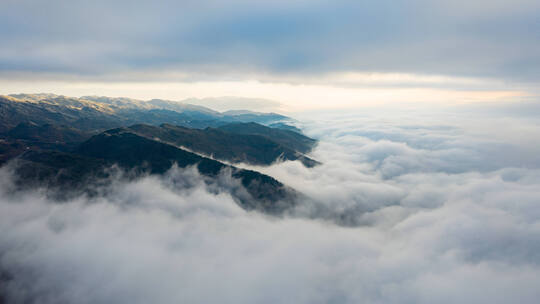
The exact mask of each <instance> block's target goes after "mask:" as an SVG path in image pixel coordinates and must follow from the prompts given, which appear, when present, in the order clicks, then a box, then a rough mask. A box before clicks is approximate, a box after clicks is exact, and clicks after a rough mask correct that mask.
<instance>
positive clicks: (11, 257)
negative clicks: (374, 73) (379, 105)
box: [0, 111, 540, 303]
mask: <svg viewBox="0 0 540 304" xmlns="http://www.w3.org/2000/svg"><path fill="white" fill-rule="evenodd" d="M444 113H445V115H441V114H437V112H436V111H430V112H425V113H418V112H414V113H412V112H399V111H394V112H392V111H385V115H384V116H383V115H380V113H367V112H364V113H360V114H354V115H353V114H348V115H343V114H340V115H339V116H336V117H330V115H329V114H325V115H324V116H321V117H315V116H311V118H312V120H311V121H309V120H307V119H306V118H304V121H306V125H305V127H306V132H308V134H310V135H312V136H317V137H319V138H320V139H321V143H320V145H319V147H318V148H317V149H316V150H315V151H314V152H313V154H314V155H313V156H314V157H316V158H317V159H318V160H321V161H323V163H324V164H323V165H322V166H319V167H316V168H313V169H311V170H310V169H305V168H303V167H302V166H301V165H299V164H297V163H294V162H286V163H281V164H277V165H275V166H272V167H269V168H266V169H264V171H265V172H267V173H270V174H272V175H273V176H275V177H277V178H278V179H280V180H281V181H283V182H285V183H287V184H289V185H291V186H293V187H295V188H296V189H298V190H300V191H302V192H304V193H305V194H306V195H308V196H309V197H311V199H310V200H308V201H306V202H305V203H304V204H303V205H302V206H301V207H299V209H298V210H296V211H295V212H294V214H292V215H291V216H288V217H285V218H282V219H279V218H272V217H266V216H264V215H261V214H258V213H247V212H245V211H243V210H242V209H240V208H239V207H238V206H237V205H236V204H235V203H234V201H233V199H232V198H231V197H230V195H229V194H227V192H223V191H220V190H218V189H215V188H212V185H207V184H206V183H204V182H203V181H202V180H201V179H200V178H198V176H197V173H196V172H193V171H192V170H187V171H183V170H177V169H174V170H173V171H171V172H170V173H169V175H167V176H166V177H165V178H156V177H147V178H144V179H141V180H139V181H136V182H133V183H127V184H126V183H121V182H118V184H116V185H115V187H114V189H115V191H113V192H111V193H109V194H108V195H106V196H102V197H99V198H96V199H93V200H91V201H89V200H88V199H85V198H78V199H75V200H74V201H72V202H69V203H63V204H58V203H55V202H51V201H47V199H45V198H43V196H42V195H41V194H40V193H39V192H36V193H23V194H20V193H19V194H9V193H7V192H5V190H6V189H7V188H8V186H9V185H7V184H6V183H7V181H8V180H9V178H8V175H6V174H8V173H7V172H6V171H5V170H4V171H2V174H4V175H3V176H2V179H1V180H2V181H3V184H2V190H3V192H2V195H1V196H0V197H1V199H0V229H1V231H2V234H0V266H1V267H0V268H1V269H2V278H3V280H4V282H5V283H4V284H1V286H2V287H1V288H2V292H3V293H4V294H7V296H8V297H9V299H10V300H13V301H14V302H18V301H19V302H23V300H28V299H31V300H36V301H37V300H38V299H39V301H40V303H63V302H67V303H73V302H77V303H111V302H114V303H134V302H135V303H148V302H152V303H171V302H183V303H201V302H203V303H208V302H220V303H238V302H241V303H253V302H257V303H276V302H277V303H366V302H367V303H434V302H435V303H508V302H519V303H536V302H537V299H538V297H539V296H540V293H539V291H538V288H537V286H538V283H539V281H538V277H539V276H540V255H539V252H540V242H539V241H538V240H540V222H539V219H540V208H539V206H538V204H539V201H538V198H539V197H540V190H539V189H540V187H539V185H540V160H539V159H538V156H537V155H539V154H538V153H537V152H538V147H536V146H535V145H534V144H531V143H530V140H528V141H527V140H519V138H518V137H519V136H516V135H515V134H520V135H523V136H527V138H529V139H531V138H538V137H534V136H536V135H538V132H540V127H539V126H538V124H537V122H535V120H529V119H527V118H523V117H514V118H507V119H506V120H505V121H504V123H501V122H500V120H495V119H496V118H497V117H496V115H489V116H488V117H483V118H474V119H472V118H471V116H468V115H467V111H456V112H454V113H453V114H452V115H449V113H450V112H448V111H445V112H444ZM474 117H478V115H477V114H475V115H474ZM495 122H497V123H495ZM505 130H506V131H505ZM512 132H519V133H514V134H513V136H509V134H511V133H512ZM182 181H185V182H182ZM179 184H180V185H188V186H189V187H178V185H179ZM173 185H174V186H173Z"/></svg>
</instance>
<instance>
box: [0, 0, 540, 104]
mask: <svg viewBox="0 0 540 304" xmlns="http://www.w3.org/2000/svg"><path fill="white" fill-rule="evenodd" d="M539 12H540V2H538V1H534V0H516V1H499V0H495V1H484V0H478V1H462V0H456V1H422V0H412V1H384V0H383V1H317V0H312V1H281V0H277V1H234V0H233V1H204V3H201V1H114V2H111V1H102V0H97V1H61V0H51V1H32V0H4V1H2V2H1V3H0V35H1V37H2V44H1V46H0V81H1V83H2V86H3V87H4V90H6V91H5V92H2V93H14V92H20V91H26V92H28V91H29V90H30V91H32V92H35V91H36V90H37V91H39V90H46V91H55V89H56V90H57V92H58V91H60V92H59V93H65V94H72V95H84V94H88V93H92V92H93V93H95V94H109V95H127V96H131V97H141V98H146V97H150V96H147V95H150V93H152V94H154V95H156V94H157V95H159V96H152V97H160V98H167V97H168V98H172V99H179V98H188V97H212V96H223V95H241V96H246V97H257V98H264V97H267V96H268V94H269V93H271V92H275V91H276V90H277V91H284V92H283V93H281V95H280V94H276V93H274V95H277V96H273V97H274V99H278V101H281V102H285V103H291V102H292V103H294V102H298V103H300V104H301V106H297V108H303V107H305V106H306V105H307V104H311V105H312V103H314V102H315V101H313V98H312V97H313V96H312V95H313V94H315V95H316V96H319V95H321V93H320V92H317V90H319V91H326V92H327V94H330V95H331V96H329V97H325V98H322V99H321V100H320V101H318V102H320V103H327V102H328V100H330V99H339V100H341V102H342V103H344V104H346V105H351V104H356V103H358V102H360V103H363V102H366V101H397V100H398V99H399V100H404V99H405V100H407V101H414V100H416V99H420V100H423V99H425V97H426V96H431V97H433V98H432V99H434V100H448V101H452V100H453V101H456V102H457V101H460V100H461V101H464V100H465V101H467V100H470V99H480V100H488V99H489V100H494V99H497V100H501V99H508V98H510V99H512V100H517V99H519V98H523V96H526V97H528V98H530V97H531V96H533V97H535V96H536V95H537V94H538V92H537V91H536V90H535V89H534V88H535V87H536V86H537V84H538V82H539V80H540V76H539V75H540V73H538V71H539V70H540V69H539V68H540V13H539ZM134 84H136V85H134ZM141 85H143V86H142V87H143V88H144V92H150V93H146V94H145V93H143V92H141V91H142V90H140V91H137V90H135V91H132V90H131V89H130V88H137V87H140V86H141ZM254 85H255V86H259V87H257V88H255V89H253V86H254ZM283 86H286V87H285V88H284V87H283ZM306 88H307V89H306ZM366 88H368V89H369V90H368V91H366ZM389 88H392V89H396V91H394V92H395V94H391V95H392V96H395V95H398V96H400V97H399V98H396V97H389V96H380V90H383V91H385V92H386V90H387V89H389ZM411 88H414V89H418V88H421V89H423V91H422V92H418V91H410V90H409V89H411ZM344 90H345V91H344ZM378 90H379V91H378ZM400 90H401V91H400ZM285 91H288V92H285ZM290 91H292V92H290ZM122 92H124V94H122ZM243 92H245V93H243ZM314 92H315V93H314ZM456 92H462V93H456ZM463 92H465V93H463ZM478 92H483V93H484V94H479V93H478ZM334 94H336V95H334ZM456 94H457V95H456ZM322 95H324V94H322ZM323 97H324V96H323ZM310 100H311V101H310ZM316 107H320V105H318V106H316Z"/></svg>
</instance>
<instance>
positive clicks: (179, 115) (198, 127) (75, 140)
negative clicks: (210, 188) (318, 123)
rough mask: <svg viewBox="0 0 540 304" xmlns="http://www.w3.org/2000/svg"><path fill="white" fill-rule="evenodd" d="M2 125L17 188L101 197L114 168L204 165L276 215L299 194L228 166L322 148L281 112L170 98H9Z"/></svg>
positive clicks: (206, 172)
mask: <svg viewBox="0 0 540 304" xmlns="http://www.w3.org/2000/svg"><path fill="white" fill-rule="evenodd" d="M0 119H1V120H0V164H1V163H6V162H7V161H9V160H13V161H12V162H10V164H13V168H14V169H13V171H14V172H15V174H16V177H17V180H16V185H17V186H18V187H19V188H21V189H28V188H33V187H46V189H50V190H51V193H54V195H58V194H59V193H61V194H62V196H66V197H67V196H69V195H70V194H74V195H75V194H77V193H79V194H80V193H86V194H88V195H93V194H95V193H93V191H95V189H97V188H99V186H100V185H104V184H106V183H107V180H108V179H110V178H111V177H112V176H113V175H114V174H115V172H114V170H113V169H111V168H119V169H120V170H122V172H127V174H124V176H125V177H126V178H137V177H139V176H143V175H147V174H159V175H161V174H164V173H165V172H167V171H168V170H169V169H170V168H171V167H172V166H173V165H175V164H176V165H177V166H178V167H181V168H185V167H188V166H194V167H196V168H197V170H198V171H199V173H200V174H201V175H202V176H203V177H204V178H205V179H206V181H207V182H209V183H216V184H218V185H219V184H220V183H221V179H222V178H221V176H223V174H224V172H226V174H230V175H231V176H232V177H233V178H235V179H237V180H238V181H239V183H238V186H237V187H232V188H231V186H230V185H228V186H227V189H228V190H229V191H231V192H232V194H233V196H234V197H235V199H237V201H238V202H239V204H240V205H241V206H242V207H243V208H245V209H249V210H251V209H257V210H261V211H264V212H267V213H272V214H276V213H280V212H282V211H283V210H285V209H286V208H288V207H291V206H292V205H294V201H295V199H296V198H297V197H298V195H299V194H298V193H297V192H296V191H294V190H293V189H291V188H289V187H287V186H285V185H283V184H282V183H280V182H279V181H277V180H275V179H274V178H272V177H269V176H266V175H264V174H261V173H259V172H256V171H252V170H244V169H239V168H236V167H234V166H232V165H227V164H224V163H223V162H220V161H219V160H222V161H227V162H229V163H239V162H244V163H248V164H253V165H270V164H272V163H273V162H275V161H278V160H299V161H301V162H302V163H303V164H304V165H305V166H307V167H311V166H315V165H317V164H318V163H317V161H315V160H313V159H311V158H309V157H307V156H306V155H305V154H306V153H308V152H309V151H310V150H311V149H312V148H313V147H314V145H315V144H316V141H315V140H313V139H311V138H309V137H306V136H304V135H302V134H301V133H299V130H298V129H296V128H295V127H294V126H291V125H290V124H288V122H290V119H288V118H287V117H285V116H282V115H279V114H274V113H269V114H264V113H255V112H246V111H241V112H224V113H219V112H216V111H213V110H210V109H208V108H204V107H200V106H194V105H187V104H181V103H176V102H171V101H162V100H151V101H148V102H142V101H137V100H132V99H127V98H108V97H83V98H69V97H64V96H57V95H50V94H36V95H24V94H20V95H11V96H0ZM263 124H266V125H263ZM270 126H274V127H270ZM207 156H208V157H207ZM240 185H241V186H240ZM224 188H225V187H224ZM58 190H60V191H58Z"/></svg>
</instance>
